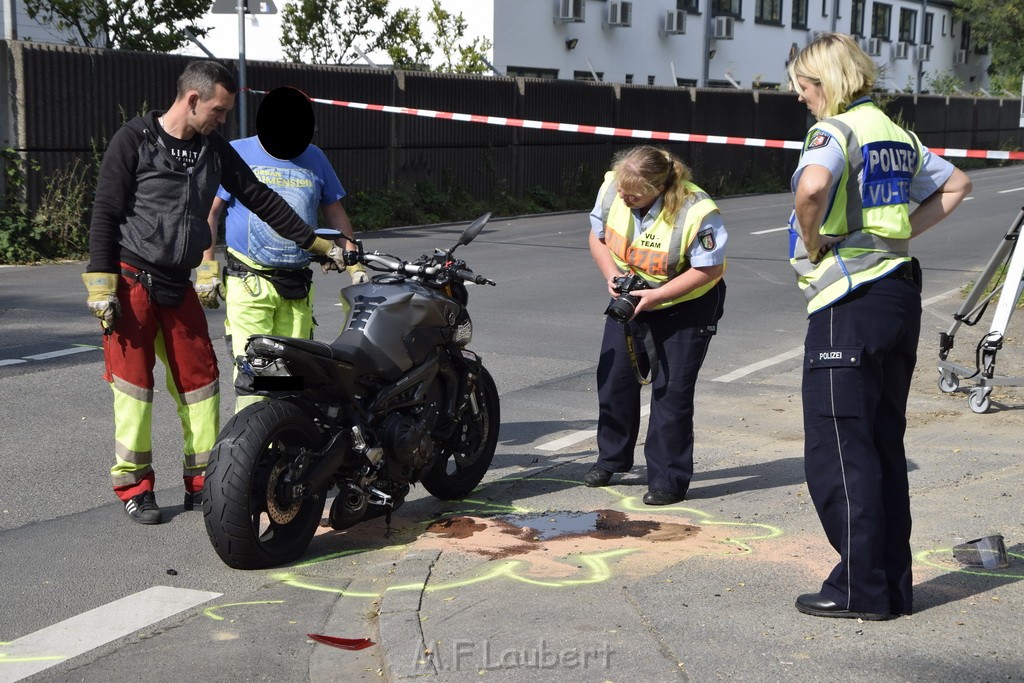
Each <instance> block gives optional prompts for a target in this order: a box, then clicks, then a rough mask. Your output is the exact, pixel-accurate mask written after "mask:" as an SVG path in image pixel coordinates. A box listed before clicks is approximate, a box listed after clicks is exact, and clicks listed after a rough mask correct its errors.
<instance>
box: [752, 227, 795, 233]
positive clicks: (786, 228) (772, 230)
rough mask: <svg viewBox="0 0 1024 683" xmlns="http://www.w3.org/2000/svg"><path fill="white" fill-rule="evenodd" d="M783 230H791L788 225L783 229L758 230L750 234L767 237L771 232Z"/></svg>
mask: <svg viewBox="0 0 1024 683" xmlns="http://www.w3.org/2000/svg"><path fill="white" fill-rule="evenodd" d="M783 230H789V226H788V225H784V226H782V227H781V228H772V229H771V230H757V231H755V232H752V233H750V234H751V235H767V234H768V233H770V232H782V231H783Z"/></svg>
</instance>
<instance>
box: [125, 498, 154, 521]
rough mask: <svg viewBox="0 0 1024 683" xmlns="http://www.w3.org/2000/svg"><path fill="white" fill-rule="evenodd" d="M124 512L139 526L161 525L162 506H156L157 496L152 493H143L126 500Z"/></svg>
mask: <svg viewBox="0 0 1024 683" xmlns="http://www.w3.org/2000/svg"><path fill="white" fill-rule="evenodd" d="M124 511H125V514H127V515H128V517H129V518H130V519H131V520H132V521H133V522H138V523H139V524H159V523H160V506H159V505H157V504H156V496H154V495H153V492H152V491H143V492H142V493H140V494H139V495H137V496H133V497H131V498H129V499H128V500H126V501H125V503H124Z"/></svg>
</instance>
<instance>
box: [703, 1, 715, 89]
mask: <svg viewBox="0 0 1024 683" xmlns="http://www.w3.org/2000/svg"><path fill="white" fill-rule="evenodd" d="M704 7H705V10H704V54H703V55H702V57H703V58H702V59H701V63H702V64H703V69H702V70H701V74H700V87H702V88H706V87H708V78H709V73H710V70H711V30H712V28H711V27H712V26H713V24H712V23H711V22H712V21H713V18H712V16H711V0H707V3H706V4H705V5H704Z"/></svg>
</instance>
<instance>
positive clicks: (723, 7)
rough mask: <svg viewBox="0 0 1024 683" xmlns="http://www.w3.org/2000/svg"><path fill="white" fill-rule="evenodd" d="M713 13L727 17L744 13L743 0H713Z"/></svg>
mask: <svg viewBox="0 0 1024 683" xmlns="http://www.w3.org/2000/svg"><path fill="white" fill-rule="evenodd" d="M711 14H712V15H714V16H716V17H718V16H726V17H740V16H742V15H743V0H711Z"/></svg>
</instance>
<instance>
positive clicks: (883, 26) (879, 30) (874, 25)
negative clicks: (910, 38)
mask: <svg viewBox="0 0 1024 683" xmlns="http://www.w3.org/2000/svg"><path fill="white" fill-rule="evenodd" d="M891 24H892V5H883V4H882V3H880V2H876V3H875V4H874V5H873V6H872V7H871V37H872V38H881V39H882V40H889V26H890V25H891Z"/></svg>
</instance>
